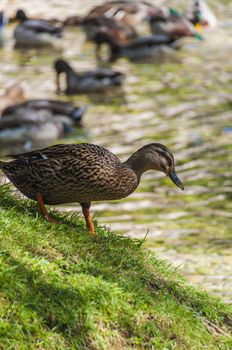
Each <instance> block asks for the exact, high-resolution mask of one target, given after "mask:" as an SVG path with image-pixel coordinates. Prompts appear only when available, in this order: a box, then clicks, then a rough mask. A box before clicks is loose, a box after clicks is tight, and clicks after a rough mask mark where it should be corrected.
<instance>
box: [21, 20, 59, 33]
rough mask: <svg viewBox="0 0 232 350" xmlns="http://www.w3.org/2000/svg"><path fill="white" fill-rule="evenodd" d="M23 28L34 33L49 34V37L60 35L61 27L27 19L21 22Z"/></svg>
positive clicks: (43, 21) (44, 21)
mask: <svg viewBox="0 0 232 350" xmlns="http://www.w3.org/2000/svg"><path fill="white" fill-rule="evenodd" d="M23 27H24V28H25V29H28V30H32V31H34V32H36V33H49V34H51V35H60V34H61V32H62V27H58V26H55V25H53V24H51V23H49V22H48V21H46V20H43V19H29V20H27V21H25V22H23Z"/></svg>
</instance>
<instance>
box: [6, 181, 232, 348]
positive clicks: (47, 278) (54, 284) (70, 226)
mask: <svg viewBox="0 0 232 350" xmlns="http://www.w3.org/2000/svg"><path fill="white" fill-rule="evenodd" d="M54 215H55V216H56V217H57V218H58V219H59V220H60V221H61V222H62V224H61V225H52V224H49V223H47V222H45V221H44V220H43V219H42V218H41V217H40V216H39V215H38V214H37V208H36V205H34V204H33V202H29V201H24V200H22V199H20V198H18V197H16V196H15V195H13V194H12V193H11V191H10V190H9V186H2V187H1V188H0V315H1V318H0V349H4V350H5V349H49V350H52V349H83V350H84V349H86V350H87V349H88V350H95V349H96V350H98V349H99V350H100V349H154V350H158V349H162V350H164V349H168V350H172V349H178V350H182V349H186V350H189V349H191V350H197V349H208V350H210V349H223V350H227V349H228V350H230V349H232V310H231V308H230V307H229V306H226V305H224V304H222V303H221V302H220V301H218V300H217V299H214V298H212V297H210V296H208V295H207V294H206V293H204V292H202V291H199V290H196V289H194V288H193V287H191V286H189V285H188V284H187V283H186V282H185V280H184V278H183V277H182V276H180V275H179V274H178V272H177V271H175V270H174V269H173V268H172V266H170V265H168V264H167V263H165V262H163V261H160V260H157V259H156V258H155V257H154V256H153V255H152V254H151V253H150V252H149V251H148V250H146V249H144V248H143V241H137V240H132V239H129V238H126V237H122V236H118V235H116V234H114V233H112V232H109V231H108V230H107V229H105V228H102V227H97V232H98V237H97V238H96V239H93V238H91V237H90V235H89V233H88V232H87V231H86V229H85V226H84V220H83V219H82V217H79V216H76V215H74V214H73V215H64V214H60V213H58V212H55V213H54ZM95 224H96V223H95Z"/></svg>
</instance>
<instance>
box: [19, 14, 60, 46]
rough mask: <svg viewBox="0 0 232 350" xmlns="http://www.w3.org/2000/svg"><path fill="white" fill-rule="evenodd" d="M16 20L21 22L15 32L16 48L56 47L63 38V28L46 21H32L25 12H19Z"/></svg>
mask: <svg viewBox="0 0 232 350" xmlns="http://www.w3.org/2000/svg"><path fill="white" fill-rule="evenodd" d="M16 19H17V20H18V21H19V22H20V23H19V25H18V26H17V27H16V29H15V31H14V38H15V47H17V48H20V47H35V48H39V47H51V46H52V47H55V46H56V45H57V42H58V39H60V38H61V36H62V30H63V27H62V26H58V25H54V24H52V23H50V22H49V21H47V20H44V19H39V18H38V19H30V18H28V17H27V15H26V14H25V12H24V11H23V10H18V11H17V14H16Z"/></svg>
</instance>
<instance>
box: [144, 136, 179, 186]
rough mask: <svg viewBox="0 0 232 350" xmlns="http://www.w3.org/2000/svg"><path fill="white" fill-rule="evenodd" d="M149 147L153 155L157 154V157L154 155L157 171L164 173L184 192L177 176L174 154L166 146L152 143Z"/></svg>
mask: <svg viewBox="0 0 232 350" xmlns="http://www.w3.org/2000/svg"><path fill="white" fill-rule="evenodd" d="M149 146H150V147H149ZM145 147H146V146H145ZM148 147H149V148H150V149H151V155H152V153H156V156H154V155H153V157H154V160H155V161H154V165H155V169H156V170H159V171H163V172H164V173H165V174H166V175H167V176H168V177H169V178H170V179H171V180H172V182H173V183H174V184H175V185H176V186H178V187H180V188H181V189H182V190H183V189H184V185H183V183H182V182H181V180H180V179H179V178H178V176H177V174H176V171H175V161H174V157H173V154H172V153H171V152H170V150H169V149H168V148H167V147H166V146H164V145H162V144H160V143H152V144H150V145H148ZM157 154H158V157H159V159H158V163H157Z"/></svg>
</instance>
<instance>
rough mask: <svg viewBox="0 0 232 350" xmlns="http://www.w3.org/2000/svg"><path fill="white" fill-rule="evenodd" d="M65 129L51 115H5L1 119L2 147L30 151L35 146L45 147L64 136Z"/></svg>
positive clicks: (0, 138) (0, 134)
mask: <svg viewBox="0 0 232 350" xmlns="http://www.w3.org/2000/svg"><path fill="white" fill-rule="evenodd" d="M63 133H64V128H63V124H62V123H61V121H59V120H56V119H54V118H51V116H50V113H49V112H48V113H47V112H45V111H38V112H37V113H34V114H33V113H30V112H29V111H28V113H26V114H24V113H23V114H18V115H9V116H7V115H5V116H4V117H3V118H1V119H0V146H1V150H3V149H4V148H6V149H8V147H10V148H14V147H15V148H17V147H18V146H19V147H22V149H23V150H25V151H26V150H30V149H31V148H32V147H33V146H44V145H46V144H48V142H49V141H52V140H56V139H58V138H60V137H62V136H63Z"/></svg>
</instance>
